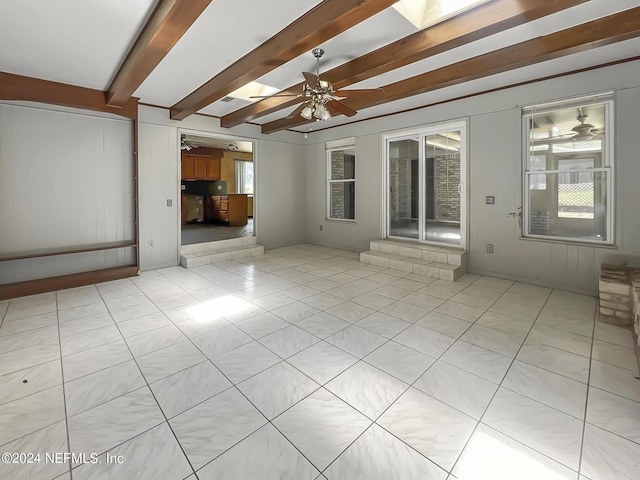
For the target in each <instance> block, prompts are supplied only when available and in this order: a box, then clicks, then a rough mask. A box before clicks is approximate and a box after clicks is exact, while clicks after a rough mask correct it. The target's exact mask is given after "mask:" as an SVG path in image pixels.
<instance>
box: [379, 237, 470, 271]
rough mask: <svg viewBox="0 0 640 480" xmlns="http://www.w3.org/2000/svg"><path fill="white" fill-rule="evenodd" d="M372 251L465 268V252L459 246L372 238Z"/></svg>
mask: <svg viewBox="0 0 640 480" xmlns="http://www.w3.org/2000/svg"><path fill="white" fill-rule="evenodd" d="M369 249H370V250H371V251H372V252H380V253H385V254H389V255H395V256H397V257H406V258H415V259H421V260H427V261H428V262H432V263H433V262H435V263H446V264H448V265H457V266H462V267H464V268H465V271H466V268H467V252H465V251H464V250H462V249H460V248H450V247H439V246H436V245H422V244H419V243H412V242H398V241H393V240H373V241H372V242H370V243H369Z"/></svg>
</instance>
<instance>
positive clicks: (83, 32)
mask: <svg viewBox="0 0 640 480" xmlns="http://www.w3.org/2000/svg"><path fill="white" fill-rule="evenodd" d="M430 1H432V2H438V3H446V2H447V1H453V0H430ZM456 1H458V0H456ZM394 3H396V2H395V1H394V0H323V1H321V0H270V1H257V0H155V1H154V0H92V1H86V0H57V1H55V2H45V1H42V0H3V1H1V2H0V45H2V46H3V47H2V48H1V49H0V99H5V100H32V101H41V102H46V103H58V104H62V105H68V106H77V107H84V108H93V109H97V110H102V111H111V112H113V111H115V112H117V111H121V112H122V114H123V115H125V116H129V117H132V116H135V113H132V111H135V101H136V98H139V101H140V102H141V103H144V104H150V105H155V106H161V107H165V108H167V109H170V115H171V118H173V119H176V120H182V119H184V118H187V117H188V116H189V115H193V114H196V113H200V114H206V115H211V116H215V117H219V118H220V123H221V125H222V126H223V127H229V128H231V127H233V126H236V125H240V124H242V123H247V122H251V123H254V124H259V125H260V126H261V130H262V132H263V133H271V132H276V131H279V130H284V129H290V130H294V131H299V132H307V131H314V130H318V129H324V128H331V127H336V126H339V125H343V124H346V123H351V122H354V121H360V120H363V119H367V118H373V117H378V116H381V115H389V114H393V113H397V112H401V111H405V110H409V109H414V108H419V107H424V106H429V105H433V104H437V103H441V102H446V101H450V100H453V99H456V98H463V97H466V96H470V95H476V94H479V93H482V92H486V91H491V90H495V89H500V88H505V87H509V86H512V85H517V84H521V83H526V82H530V81H536V80H539V79H543V78H546V77H551V76H557V75H563V74H567V73H571V72H576V71H582V70H585V69H590V68H597V67H600V66H602V65H606V64H611V63H615V62H621V61H628V60H630V59H636V56H637V55H638V52H640V0H615V1H613V0H489V1H487V2H485V3H481V4H479V5H477V6H475V7H473V8H471V9H469V10H466V11H464V12H462V13H460V14H458V15H454V16H452V17H450V18H447V19H446V20H444V21H441V22H440V23H436V24H434V25H431V26H429V27H427V28H425V29H422V30H420V29H419V28H418V27H416V26H414V24H413V23H411V22H410V21H409V20H407V19H406V18H405V17H404V16H402V15H401V14H400V13H399V12H398V10H396V9H395V8H393V7H392V5H393V4H394ZM316 47H321V48H323V49H324V50H325V52H326V53H325V55H324V57H323V58H322V59H321V63H320V77H321V78H322V79H323V80H328V81H330V82H332V83H333V84H334V87H335V88H336V89H337V88H345V89H351V88H377V87H383V88H384V91H385V94H384V96H383V97H381V98H370V99H360V98H353V99H347V100H345V103H346V104H347V105H349V106H350V107H352V108H354V109H356V110H358V114H357V115H355V116H353V117H345V116H343V115H339V114H338V113H337V112H332V113H334V117H333V118H332V119H331V120H329V121H326V122H308V121H306V120H304V119H303V118H301V117H295V118H291V119H287V118H286V116H287V115H288V114H289V113H290V112H291V111H293V109H294V108H295V107H296V106H297V104H298V103H296V102H292V101H291V98H289V97H279V98H272V99H266V100H260V101H254V102H251V101H249V100H242V99H240V98H233V99H232V100H231V101H223V99H225V97H228V95H229V94H230V93H231V92H233V91H234V90H236V89H238V88H240V87H242V86H244V85H246V84H247V83H249V82H251V81H257V82H260V83H262V84H265V85H268V86H271V87H275V88H276V89H277V90H279V91H283V92H292V93H296V94H297V93H299V92H300V91H301V89H302V86H303V84H304V83H303V78H302V76H301V72H302V71H311V72H313V71H315V59H314V57H313V55H312V54H311V50H312V49H314V48H316ZM574 78H575V77H574ZM568 81H570V80H569V79H568ZM77 87H81V88H77ZM227 100H228V99H227Z"/></svg>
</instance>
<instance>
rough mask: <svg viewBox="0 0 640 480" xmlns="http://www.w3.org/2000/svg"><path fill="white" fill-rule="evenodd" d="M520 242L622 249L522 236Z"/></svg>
mask: <svg viewBox="0 0 640 480" xmlns="http://www.w3.org/2000/svg"><path fill="white" fill-rule="evenodd" d="M518 240H524V241H527V242H540V243H553V244H560V245H572V246H575V247H594V248H606V249H609V250H619V249H620V247H618V246H617V245H609V244H606V243H603V244H600V243H592V242H578V241H574V242H572V241H569V240H560V239H558V240H555V239H552V238H538V237H523V236H522V235H520V236H519V237H518Z"/></svg>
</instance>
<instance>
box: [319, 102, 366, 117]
mask: <svg viewBox="0 0 640 480" xmlns="http://www.w3.org/2000/svg"><path fill="white" fill-rule="evenodd" d="M327 106H329V107H331V108H333V109H334V110H337V111H338V112H340V113H342V114H343V115H346V116H347V117H353V116H354V115H355V114H356V113H358V112H357V111H356V110H354V109H353V108H351V107H349V106H347V105H345V104H344V103H342V102H341V101H340V100H331V101H330V102H328V103H327Z"/></svg>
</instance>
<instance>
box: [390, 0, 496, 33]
mask: <svg viewBox="0 0 640 480" xmlns="http://www.w3.org/2000/svg"><path fill="white" fill-rule="evenodd" d="M487 1H489V0H400V1H399V2H397V3H395V4H394V5H393V8H395V9H396V10H397V11H398V12H399V13H400V14H401V15H403V16H404V17H405V18H406V19H407V20H409V21H410V22H411V23H413V24H414V25H415V26H416V27H418V28H419V29H423V28H426V27H429V26H431V25H434V24H436V23H438V22H442V21H443V20H446V19H447V18H449V17H453V16H454V15H457V14H459V13H462V12H463V11H465V10H469V9H470V8H473V7H475V6H477V5H480V4H482V3H486V2H487Z"/></svg>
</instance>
